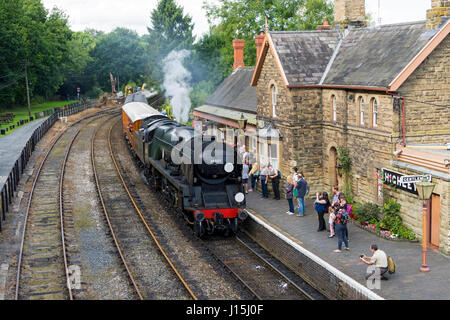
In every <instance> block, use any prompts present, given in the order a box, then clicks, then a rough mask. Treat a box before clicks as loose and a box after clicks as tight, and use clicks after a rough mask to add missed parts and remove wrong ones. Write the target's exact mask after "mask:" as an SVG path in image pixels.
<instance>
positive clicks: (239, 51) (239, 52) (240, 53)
mask: <svg viewBox="0 0 450 320" xmlns="http://www.w3.org/2000/svg"><path fill="white" fill-rule="evenodd" d="M244 46H245V40H240V39H236V40H233V48H234V64H233V71H234V70H236V69H237V68H238V67H243V66H244Z"/></svg>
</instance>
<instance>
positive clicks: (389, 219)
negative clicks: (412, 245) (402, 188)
mask: <svg viewBox="0 0 450 320" xmlns="http://www.w3.org/2000/svg"><path fill="white" fill-rule="evenodd" d="M400 208H401V205H400V203H398V202H396V201H395V200H388V201H387V202H386V203H385V204H384V206H383V219H382V220H381V221H380V227H381V228H383V229H386V230H390V231H391V232H392V233H395V234H398V235H399V237H400V238H404V239H411V240H413V239H415V234H414V233H413V232H412V231H411V230H409V229H407V228H406V227H405V226H404V225H403V220H402V217H401V216H400Z"/></svg>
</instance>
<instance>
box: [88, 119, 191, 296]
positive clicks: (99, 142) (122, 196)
mask: <svg viewBox="0 0 450 320" xmlns="http://www.w3.org/2000/svg"><path fill="white" fill-rule="evenodd" d="M115 122H117V120H113V121H111V124H110V125H104V126H102V127H101V128H99V130H98V132H97V133H96V136H95V137H94V139H93V142H92V157H93V158H92V165H93V167H94V172H95V176H96V183H97V191H98V194H99V198H100V200H101V202H102V206H103V209H104V213H105V216H106V217H107V220H108V225H109V227H110V230H111V234H112V235H113V237H114V241H115V243H116V245H117V248H118V249H119V250H120V252H121V257H122V260H123V263H124V265H126V268H127V270H128V273H129V275H130V279H132V282H133V285H134V287H135V290H136V292H137V293H138V295H139V298H140V299H194V300H196V299H197V296H196V295H195V293H194V292H193V291H192V289H191V288H190V287H189V285H188V284H187V283H186V281H185V280H184V278H183V277H182V275H181V272H180V271H179V270H178V269H177V268H176V266H175V265H174V263H173V262H172V261H171V259H170V258H169V257H168V255H167V254H166V253H165V251H164V248H163V247H162V246H161V244H160V243H159V241H158V239H156V237H155V235H154V233H153V232H152V230H151V228H150V227H149V225H148V224H147V222H146V220H145V218H144V216H143V214H142V212H141V210H140V209H139V207H138V206H137V204H136V201H135V200H134V198H133V196H132V195H131V193H130V191H129V189H128V187H127V185H126V183H125V181H124V180H123V177H122V174H121V172H120V169H119V167H118V165H117V162H116V159H115V156H114V154H113V152H112V147H111V142H110V141H111V130H112V127H113V125H114V123H115ZM120 185H122V186H123V188H121V187H119V186H120Z"/></svg>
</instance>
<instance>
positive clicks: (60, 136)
mask: <svg viewBox="0 0 450 320" xmlns="http://www.w3.org/2000/svg"><path fill="white" fill-rule="evenodd" d="M107 111H110V110H105V111H103V112H101V113H105V112H107ZM95 116H99V114H98V113H96V114H93V115H89V116H86V117H84V118H82V119H79V120H77V121H76V122H74V123H72V124H70V125H69V127H68V128H71V127H73V126H75V125H77V124H79V123H80V122H81V121H84V120H86V119H89V118H92V117H95ZM86 125H87V124H86ZM80 130H81V129H79V130H78V132H77V133H76V134H75V135H74V137H73V138H72V140H71V142H70V147H71V146H72V144H73V142H74V140H75V138H76V137H77V136H78V134H79V132H80ZM66 132H67V130H64V131H63V132H61V133H60V134H59V135H58V136H57V137H56V138H55V139H54V141H53V142H52V144H51V146H50V149H49V150H48V151H47V152H46V153H45V156H44V159H43V160H42V162H41V163H40V165H39V168H38V170H37V172H36V176H35V178H34V180H33V185H32V187H31V190H30V195H29V196H28V203H27V208H26V212H25V221H24V227H23V231H22V239H21V242H20V249H19V259H18V262H17V273H16V287H15V293H14V299H15V300H18V299H19V287H20V275H21V269H22V257H23V247H24V243H25V234H26V231H27V223H28V218H29V212H30V208H31V202H32V199H33V194H34V190H35V187H36V183H37V181H38V179H39V176H40V174H41V170H42V167H43V166H44V163H45V162H46V160H47V158H48V156H49V155H50V153H51V152H52V150H53V149H54V147H55V145H56V143H57V142H58V141H59V140H60V139H61V138H62V136H63V135H64V134H65V133H66ZM70 147H69V148H68V149H67V152H66V155H65V159H64V163H63V168H62V170H64V167H65V162H66V161H67V156H68V151H69V150H70ZM61 182H62V177H61V180H60V197H59V201H60V210H61V206H62V203H61V202H62V197H61V190H62V186H61ZM60 219H62V213H61V211H60ZM60 222H61V230H62V234H61V236H62V244H63V258H64V266H65V273H66V280H67V286H68V292H69V298H70V300H72V299H73V295H72V291H71V288H70V279H69V275H68V269H67V255H66V252H65V242H64V230H63V229H64V226H63V220H60Z"/></svg>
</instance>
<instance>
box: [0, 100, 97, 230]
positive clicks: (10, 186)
mask: <svg viewBox="0 0 450 320" xmlns="http://www.w3.org/2000/svg"><path fill="white" fill-rule="evenodd" d="M93 103H94V101H91V100H89V101H87V102H86V103H84V104H82V103H73V104H69V105H67V106H65V107H58V108H55V109H52V110H47V111H45V112H39V113H37V114H35V115H36V119H39V118H43V117H48V118H47V119H46V120H45V121H44V122H43V123H42V124H41V125H40V126H39V127H38V128H37V129H36V130H34V132H33V134H32V135H31V137H30V139H28V141H27V143H26V144H25V147H24V148H23V149H22V152H21V154H20V157H19V158H18V159H17V160H16V162H15V163H14V166H13V168H12V170H11V171H10V173H9V175H8V177H7V179H6V181H5V184H4V185H3V188H2V190H1V193H0V195H1V197H0V210H1V211H0V214H1V217H0V232H1V231H2V222H3V221H5V219H6V213H7V212H8V211H9V207H10V205H11V203H12V201H13V198H14V192H15V191H16V190H17V186H18V184H19V179H20V176H21V175H22V174H23V171H24V170H25V167H26V165H27V163H28V160H29V159H30V157H31V154H32V153H33V151H34V148H35V147H36V144H37V143H38V142H39V141H40V140H41V138H42V137H43V136H44V135H45V134H46V133H47V131H48V129H50V127H52V126H53V124H54V123H55V122H56V121H57V120H58V119H59V118H61V117H67V116H70V115H72V114H75V113H78V112H81V111H83V110H85V109H87V108H89V107H90V106H91V105H92V104H93Z"/></svg>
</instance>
